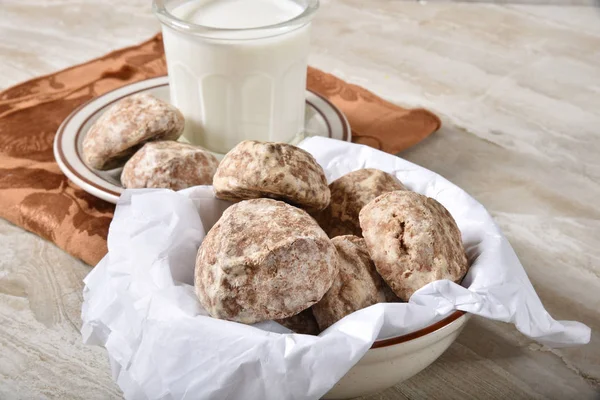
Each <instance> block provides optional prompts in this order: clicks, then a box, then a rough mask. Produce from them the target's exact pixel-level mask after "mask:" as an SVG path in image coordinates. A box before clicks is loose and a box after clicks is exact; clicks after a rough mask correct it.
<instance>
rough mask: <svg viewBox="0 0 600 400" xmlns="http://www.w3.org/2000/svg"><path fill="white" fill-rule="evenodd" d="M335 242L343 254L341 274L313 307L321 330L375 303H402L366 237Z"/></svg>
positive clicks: (340, 262) (344, 238)
mask: <svg viewBox="0 0 600 400" xmlns="http://www.w3.org/2000/svg"><path fill="white" fill-rule="evenodd" d="M331 242H332V243H333V244H334V246H335V248H336V250H337V252H338V255H339V262H338V268H339V272H338V274H337V276H336V278H335V280H334V281H333V284H332V285H331V288H329V290H328V291H327V293H325V295H324V296H323V298H322V299H321V301H319V302H318V303H317V304H315V305H314V306H313V307H312V310H313V314H314V316H315V318H316V320H317V323H318V324H319V328H320V329H321V330H325V329H327V328H328V327H329V326H331V325H333V324H334V323H335V322H337V321H339V320H340V319H342V318H344V317H345V316H346V315H349V314H351V313H353V312H354V311H357V310H360V309H363V308H366V307H369V306H371V305H373V304H377V303H386V302H398V301H400V299H399V298H397V297H396V295H395V294H394V293H393V292H392V291H391V289H390V288H389V287H388V285H387V284H386V283H385V282H384V280H383V279H382V278H381V276H379V274H378V273H377V270H376V269H375V265H374V264H373V261H371V258H370V256H369V252H368V251H367V246H366V244H365V240H364V239H363V238H359V237H357V236H352V235H347V236H337V237H335V238H333V239H332V240H331Z"/></svg>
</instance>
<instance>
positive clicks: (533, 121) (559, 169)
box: [0, 0, 600, 400]
mask: <svg viewBox="0 0 600 400" xmlns="http://www.w3.org/2000/svg"><path fill="white" fill-rule="evenodd" d="M542 2H543V0H539V1H535V0H531V1H528V2H526V3H527V4H524V3H521V4H493V1H492V0H490V1H489V2H482V3H474V2H464V3H455V2H448V1H437V2H409V1H384V0H370V1H368V2H365V1H363V0H345V1H341V0H322V7H321V10H320V12H319V14H318V17H317V18H316V20H315V22H314V25H313V29H314V32H313V33H314V35H313V38H314V39H313V47H312V54H311V56H310V63H311V64H312V65H313V66H315V67H318V68H321V69H324V70H326V71H329V72H332V73H334V74H336V75H338V76H339V77H341V78H343V79H346V80H348V81H350V82H353V83H356V84H359V85H363V86H365V87H367V88H368V89H371V90H372V91H374V92H376V93H377V94H379V95H381V96H384V97H385V98H387V99H390V100H391V101H393V102H396V103H398V104H402V105H405V106H423V107H427V108H429V109H431V110H433V111H435V112H436V113H438V114H439V115H440V116H441V118H442V119H443V121H444V127H443V128H442V129H441V130H440V131H439V132H437V133H436V134H434V135H433V136H432V137H430V138H429V139H427V140H425V141H424V142H422V143H421V144H419V145H417V146H416V147H414V148H412V149H410V150H408V151H405V152H404V153H402V154H401V156H402V157H404V158H406V159H408V160H410V161H413V162H415V163H418V164H420V165H423V166H425V167H427V168H429V169H432V170H434V171H436V172H438V173H440V174H442V175H443V176H445V177H446V178H448V179H450V180H451V181H453V182H454V183H456V184H458V185H459V186H462V187H463V188H464V189H466V190H467V191H468V192H469V193H471V194H472V195H473V196H474V197H475V198H477V199H478V200H479V201H480V202H481V203H483V204H484V205H485V206H486V207H487V208H488V210H489V211H490V212H491V213H492V215H493V216H494V218H495V220H496V221H497V223H498V224H499V225H500V227H501V228H502V229H503V230H504V232H505V234H506V235H507V237H508V239H509V240H510V242H511V243H512V245H513V246H514V248H515V250H516V252H517V254H518V255H519V257H520V258H521V260H522V262H523V264H524V266H525V268H526V270H527V273H528V274H529V276H530V278H531V280H532V282H533V284H534V286H535V288H536V290H537V292H538V293H539V295H540V297H541V299H542V301H543V302H544V304H545V305H546V307H547V309H548V311H549V312H550V313H551V314H552V315H553V316H554V317H555V318H557V319H575V320H578V321H582V322H584V323H585V324H587V325H588V326H590V327H591V328H592V332H593V333H592V341H591V343H590V344H589V345H587V346H583V347H578V348H568V349H549V348H546V347H544V346H541V345H539V344H537V343H535V342H534V341H532V340H530V339H528V338H525V337H524V336H522V335H521V334H519V333H518V332H517V331H516V330H515V329H514V327H513V326H512V325H508V324H504V323H498V322H493V321H488V320H484V319H481V318H473V319H472V320H471V322H470V323H469V325H468V326H467V328H466V329H465V330H464V332H463V333H462V334H461V336H460V337H459V338H458V340H457V341H456V342H455V343H454V344H453V345H452V346H451V347H450V349H449V350H448V351H447V352H446V353H445V354H444V355H443V356H442V357H441V358H440V359H438V360H437V361H436V362H435V363H434V364H433V365H431V366H430V367H429V368H427V369H426V370H425V371H423V372H422V373H420V374H418V375H417V376H415V377H414V378H412V379H410V380H409V381H407V382H404V383H402V384H399V385H397V386H396V387H394V388H391V389H388V390H386V391H385V392H382V393H379V394H377V395H373V396H371V397H369V399H373V400H374V399H424V398H428V399H461V400H463V399H471V398H472V399H484V398H485V399H507V398H509V399H519V398H551V399H575V398H577V399H593V398H600V335H599V334H598V332H599V331H600V314H599V312H598V310H600V295H599V293H600V207H599V204H600V202H599V199H600V67H599V66H600V9H598V8H595V7H593V6H592V4H593V3H592V2H586V1H585V0H582V1H580V2H573V1H568V0H567V1H558V0H557V1H549V2H547V4H546V5H542V4H541V3H542ZM502 3H507V2H506V1H502ZM550 4H552V5H550ZM561 4H563V5H561ZM566 4H571V5H566ZM0 7H1V10H2V11H1V12H0V37H1V38H2V40H0V89H3V88H7V87H9V86H11V85H13V84H16V83H18V82H20V81H23V80H26V79H29V78H33V77H35V76H38V75H41V74H47V73H50V72H53V71H56V70H59V69H62V68H65V67H68V66H70V65H72V64H76V63H81V62H83V61H86V60H88V59H90V58H93V57H97V56H100V55H102V54H104V53H106V52H108V51H109V50H112V49H116V48H119V47H123V46H126V45H130V44H134V43H137V42H140V41H142V40H144V39H146V38H148V37H150V36H151V35H152V34H154V33H155V32H156V31H158V29H159V26H158V23H157V22H156V20H155V18H154V17H153V15H152V13H151V10H150V1H149V0H128V1H127V2H125V1H119V0H103V1H100V0H94V1H92V0H88V1H84V0H0ZM89 271H90V267H89V266H87V265H85V264H83V263H82V262H80V261H78V260H76V259H74V258H72V257H70V256H69V255H67V254H66V253H64V252H63V251H61V250H59V249H58V248H56V247H55V246H54V245H52V244H50V243H48V242H46V241H44V240H42V239H40V238H39V237H36V236H34V235H32V234H30V233H27V232H25V231H23V230H22V229H20V228H18V227H15V226H13V225H11V224H9V223H7V222H6V221H3V220H2V221H0V398H1V399H44V398H60V399H67V398H68V399H79V398H81V399H84V398H85V399H109V398H121V392H120V391H119V388H118V387H117V386H116V385H115V384H114V383H113V382H112V380H111V377H110V371H109V366H108V362H107V358H106V355H105V352H104V350H103V349H101V348H94V347H86V346H83V345H82V344H81V337H80V334H79V327H80V325H81V321H80V307H81V301H82V294H81V291H82V279H83V278H84V277H85V275H86V274H87V273H88V272H89Z"/></svg>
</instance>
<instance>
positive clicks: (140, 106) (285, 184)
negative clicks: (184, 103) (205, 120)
mask: <svg viewBox="0 0 600 400" xmlns="http://www.w3.org/2000/svg"><path fill="white" fill-rule="evenodd" d="M183 128H184V119H183V116H182V115H181V113H180V112H179V110H177V109H176V108H175V107H173V106H172V105H170V104H168V103H165V102H163V101H161V100H159V99H157V98H155V97H153V96H150V95H147V94H139V95H135V96H131V97H129V98H127V99H125V100H123V101H121V102H119V103H117V104H115V105H114V106H113V107H112V108H110V109H109V110H108V111H107V112H106V113H104V114H103V115H102V116H101V117H100V118H99V119H98V120H97V121H96V122H95V123H94V125H93V126H92V127H91V129H90V131H89V132H88V134H87V135H86V137H85V139H84V142H83V155H84V158H85V160H86V163H87V164H88V165H89V166H90V167H92V168H95V169H100V170H106V169H113V168H117V167H121V166H124V167H123V171H122V174H121V183H122V184H123V186H124V187H126V188H169V189H173V190H180V189H184V188H187V187H190V186H196V185H210V184H211V183H212V184H213V186H214V190H215V195H216V196H217V197H218V198H220V199H224V200H230V201H233V202H236V204H234V205H233V206H231V207H230V208H229V209H227V210H226V211H225V212H224V213H223V215H222V216H221V218H220V219H219V221H218V222H217V223H216V224H215V225H214V226H213V227H212V229H211V230H210V231H209V232H208V234H207V235H206V237H205V239H204V241H203V242H202V244H201V246H200V248H199V250H198V255H197V257H196V270H195V282H194V283H195V288H196V294H197V296H198V299H199V300H200V302H201V303H202V305H203V306H204V308H205V309H206V310H207V311H208V312H209V313H210V315H211V316H212V317H215V318H222V319H227V320H230V321H237V322H241V323H245V324H252V323H256V322H261V321H265V320H276V321H277V322H279V323H281V324H282V325H284V326H286V327H288V328H289V329H291V330H293V331H295V332H298V333H306V334H318V333H319V332H320V331H322V330H324V329H326V328H328V327H329V326H331V325H332V324H334V323H335V322H336V321H338V320H340V319H342V318H343V317H345V316H346V315H348V314H351V313H353V312H354V311H357V310H360V309H362V308H365V307H368V306H370V305H373V304H377V303H382V302H398V301H408V299H409V298H410V296H411V295H412V294H413V293H414V292H415V291H416V290H418V289H419V288H421V287H423V286H424V285H426V284H428V283H429V282H433V281H435V280H439V279H449V280H452V281H454V282H460V281H461V279H462V278H463V277H464V275H465V274H466V272H467V269H468V264H467V258H466V256H465V251H464V248H463V245H462V240H461V234H460V231H459V230H458V228H457V226H456V223H455V221H454V219H453V218H452V216H451V215H450V213H449V212H448V211H447V210H446V209H445V208H444V206H442V205H441V204H440V203H438V202H437V201H435V200H433V199H431V198H428V197H426V196H422V195H420V194H418V193H414V192H411V191H409V190H408V189H407V188H406V187H405V186H404V185H403V184H402V182H400V181H398V180H397V179H396V178H395V177H394V176H392V175H390V174H388V173H385V172H383V171H379V170H376V169H360V170H357V171H354V172H351V173H349V174H347V175H344V176H342V177H341V178H339V179H337V180H336V181H334V182H332V183H331V184H330V185H329V186H328V185H327V179H326V178H325V174H324V172H323V169H322V168H321V166H320V165H319V164H318V163H317V162H316V161H315V159H314V158H313V156H312V155H311V154H309V153H307V152H306V151H304V150H302V149H300V148H298V147H295V146H292V145H287V144H282V143H263V142H256V141H244V142H242V143H240V144H238V145H237V146H236V147H235V148H234V149H232V150H231V151H230V152H229V153H228V154H227V155H226V156H225V158H224V159H223V160H222V161H221V163H220V164H219V162H218V161H217V159H216V158H215V157H214V156H213V155H212V154H211V153H210V152H208V151H206V150H204V149H202V148H200V147H196V146H192V145H189V144H184V143H179V142H177V141H176V140H177V139H178V138H179V137H180V136H181V134H182V132H183Z"/></svg>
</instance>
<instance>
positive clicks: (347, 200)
mask: <svg viewBox="0 0 600 400" xmlns="http://www.w3.org/2000/svg"><path fill="white" fill-rule="evenodd" d="M329 190H330V192H331V201H330V202H329V205H328V206H327V208H325V209H324V210H323V211H321V212H318V213H314V214H313V216H314V217H315V219H316V220H317V222H319V225H321V227H322V228H323V230H324V231H325V232H326V233H327V234H328V235H329V237H331V238H333V237H336V236H342V235H355V236H362V230H361V229H360V223H359V221H358V213H359V212H360V210H361V209H362V208H363V207H364V206H365V205H366V204H367V203H369V202H370V201H371V200H373V199H374V198H376V197H377V196H379V195H381V194H383V193H386V192H393V191H395V190H407V189H406V187H404V185H403V184H402V182H400V181H399V180H398V179H396V177H395V176H393V175H391V174H388V173H387V172H384V171H380V170H378V169H374V168H365V169H359V170H356V171H353V172H350V173H348V174H346V175H344V176H342V177H341V178H338V179H336V180H335V181H333V182H332V183H331V184H330V185H329Z"/></svg>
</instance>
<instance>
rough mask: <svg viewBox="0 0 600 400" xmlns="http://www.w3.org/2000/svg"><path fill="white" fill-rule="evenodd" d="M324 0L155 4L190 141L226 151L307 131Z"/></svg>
mask: <svg viewBox="0 0 600 400" xmlns="http://www.w3.org/2000/svg"><path fill="white" fill-rule="evenodd" d="M318 7H319V0H187V1H186V0H154V11H155V13H156V15H157V16H158V18H159V20H160V22H161V23H162V31H163V41H164V45H165V54H166V58H167V68H168V71H169V84H170V93H171V101H172V102H173V104H174V105H175V106H177V107H178V108H179V109H180V110H181V112H182V113H183V115H184V116H185V119H186V127H185V131H184V137H185V139H187V140H188V141H189V142H190V143H193V144H197V145H200V146H202V147H205V148H207V149H208V150H211V151H213V152H216V153H221V154H224V153H226V152H227V151H229V150H230V149H231V148H232V147H234V146H235V145H236V144H237V143H239V142H240V141H242V140H245V139H254V140H262V141H274V142H292V141H294V140H295V139H296V138H297V137H298V136H299V135H302V132H303V130H304V113H305V110H304V108H305V88H306V68H307V57H308V49H309V28H310V22H311V20H312V17H313V16H314V13H315V11H316V10H317V8H318Z"/></svg>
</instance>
